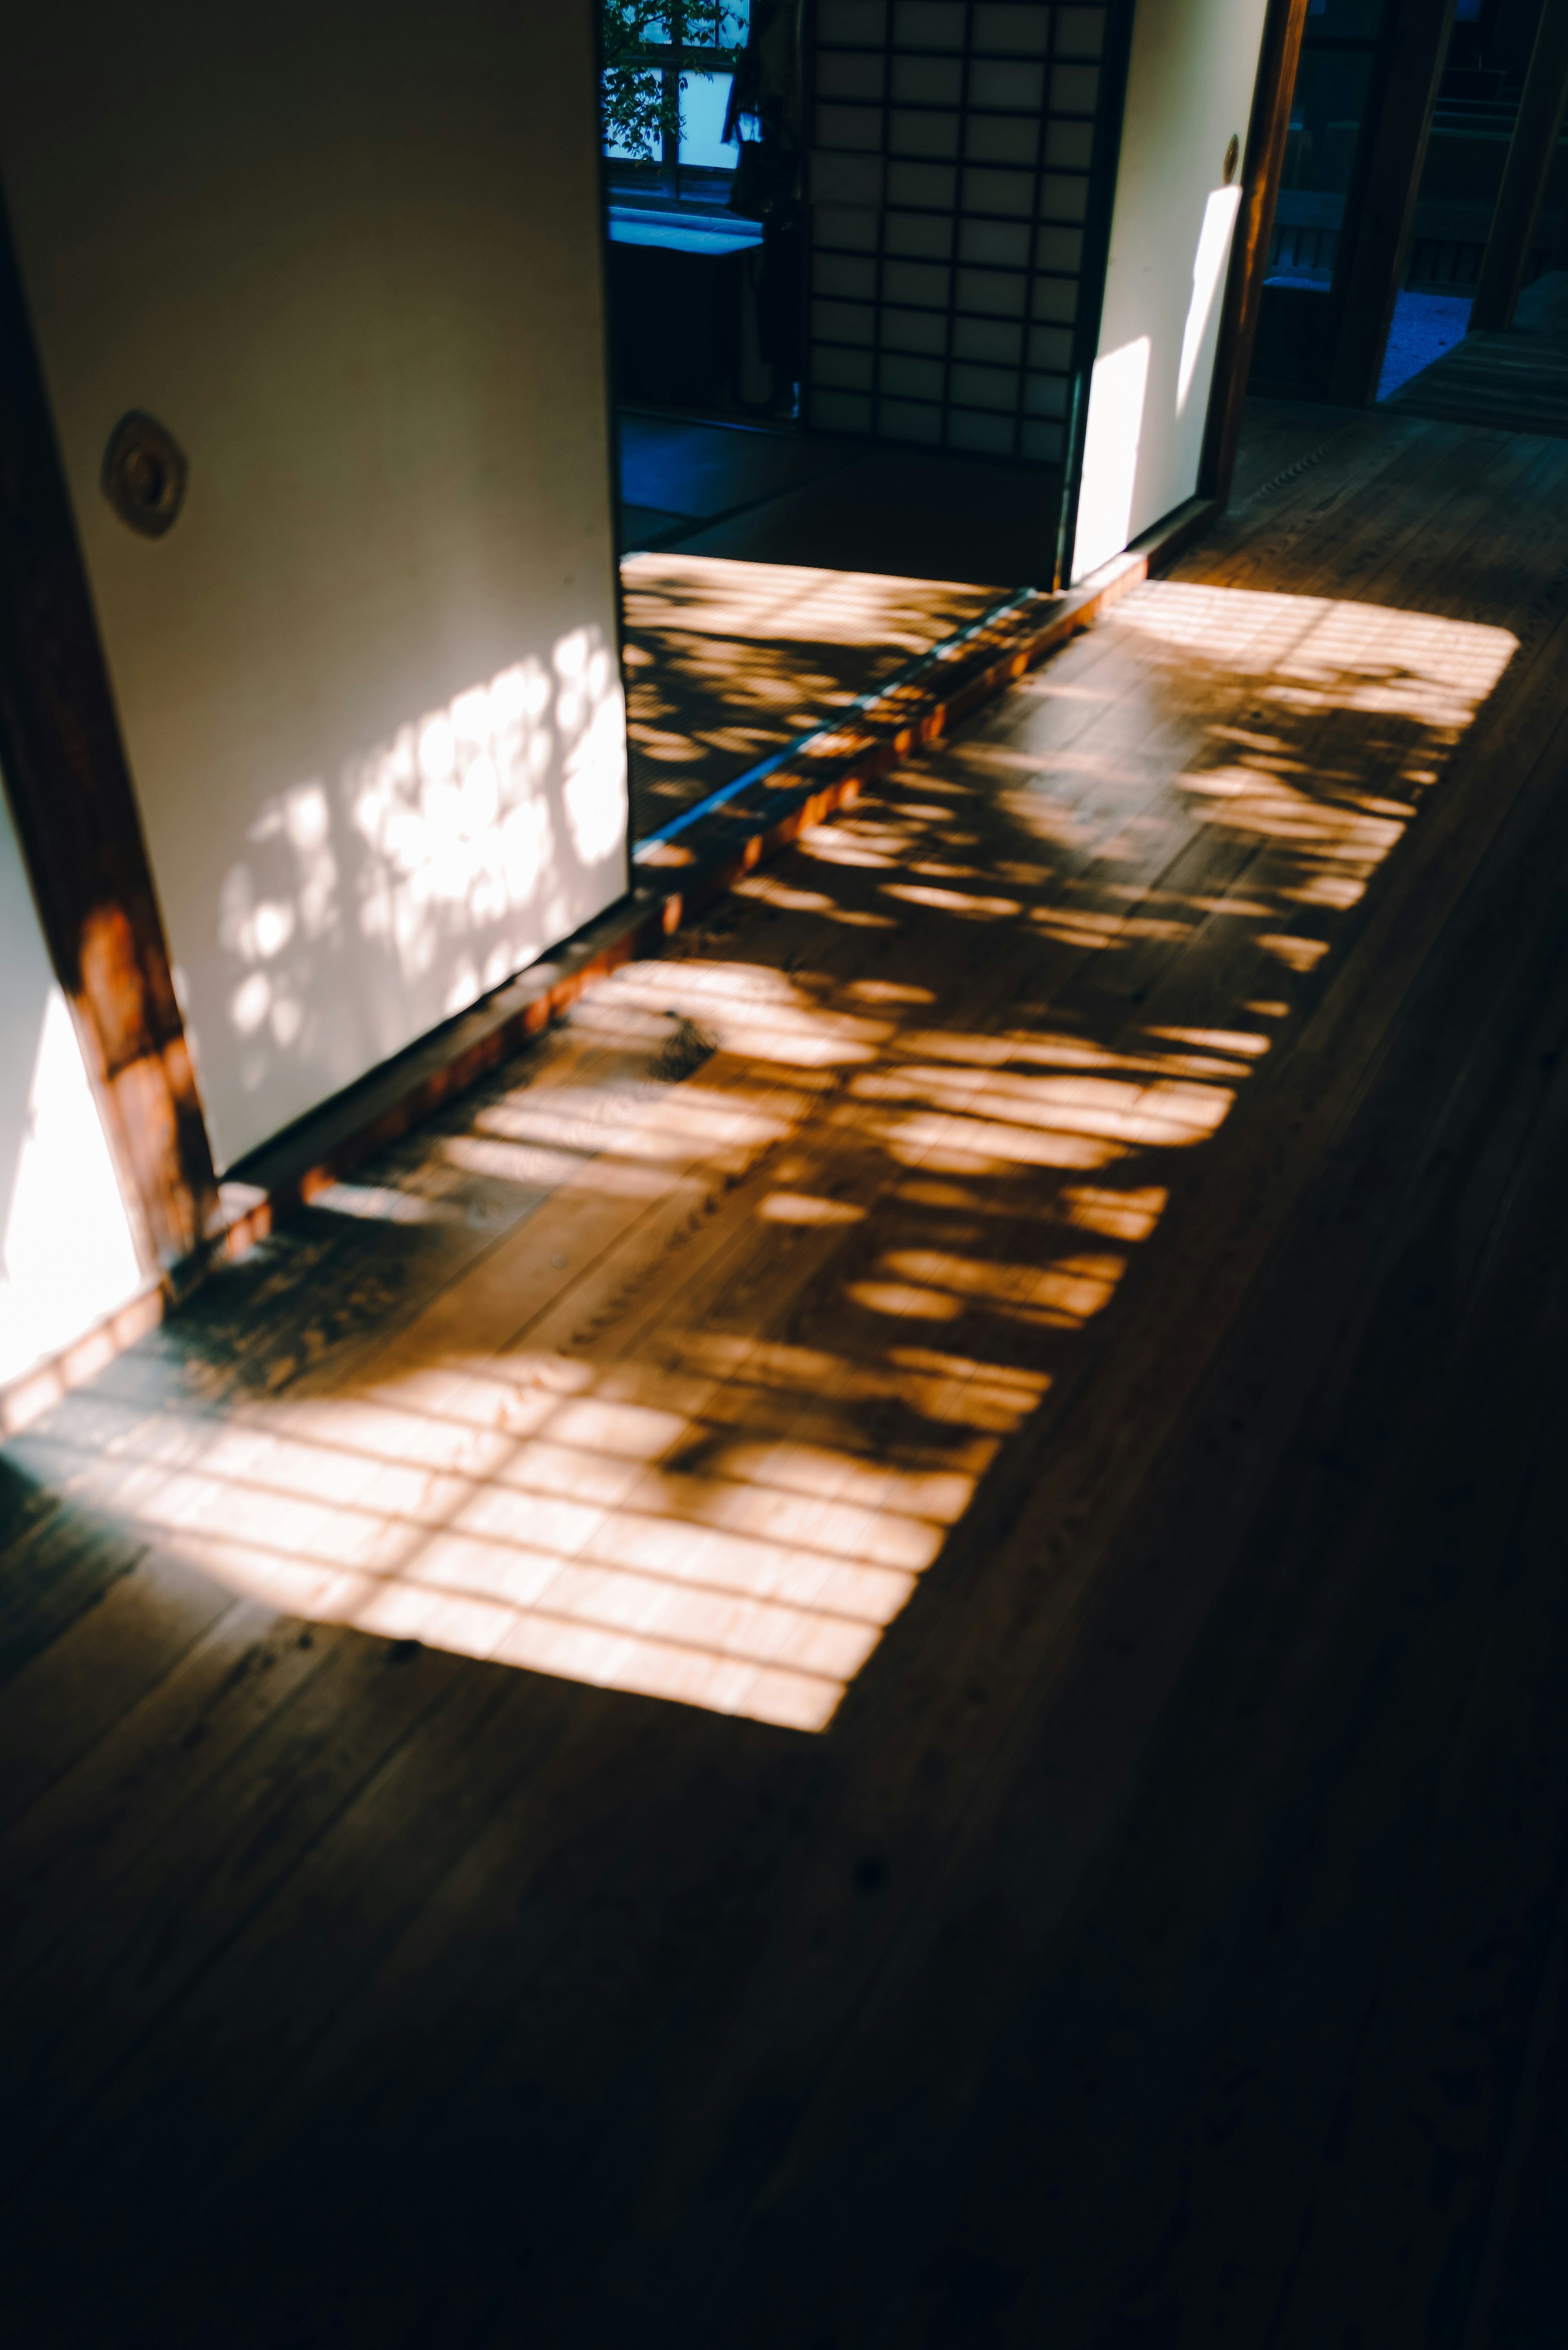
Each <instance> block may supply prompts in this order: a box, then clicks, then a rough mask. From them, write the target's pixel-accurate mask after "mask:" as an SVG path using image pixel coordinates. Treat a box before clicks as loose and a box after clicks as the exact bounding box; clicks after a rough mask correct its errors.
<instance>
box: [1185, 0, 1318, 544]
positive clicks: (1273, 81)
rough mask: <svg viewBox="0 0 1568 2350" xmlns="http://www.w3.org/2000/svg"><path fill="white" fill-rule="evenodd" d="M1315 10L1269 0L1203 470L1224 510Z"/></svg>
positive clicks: (1202, 483)
mask: <svg viewBox="0 0 1568 2350" xmlns="http://www.w3.org/2000/svg"><path fill="white" fill-rule="evenodd" d="M1308 5H1309V0H1269V13H1268V15H1267V16H1266V17H1265V19H1264V22H1263V41H1262V48H1261V49H1260V50H1259V53H1258V80H1257V88H1256V94H1255V95H1254V97H1253V99H1252V114H1251V122H1250V123H1249V125H1248V129H1247V153H1246V159H1245V161H1244V162H1243V164H1242V167H1241V211H1240V212H1239V213H1238V214H1237V216H1236V234H1235V235H1234V237H1233V238H1232V240H1231V265H1230V270H1229V272H1228V274H1227V276H1226V280H1225V307H1224V308H1223V310H1222V311H1221V313H1220V339H1219V344H1218V346H1217V348H1216V350H1215V354H1214V385H1213V389H1212V390H1211V391H1210V395H1209V416H1208V420H1207V421H1206V423H1205V425H1204V428H1203V458H1202V462H1201V463H1200V464H1199V469H1198V491H1199V496H1200V497H1206V498H1218V499H1219V500H1220V504H1224V502H1225V500H1226V499H1227V498H1228V497H1229V496H1230V494H1231V475H1232V473H1234V472H1235V470H1236V447H1237V443H1238V442H1239V441H1240V439H1241V417H1242V412H1243V407H1244V403H1245V401H1246V397H1247V379H1248V377H1249V376H1250V375H1251V371H1252V346H1253V344H1254V343H1255V342H1256V341H1257V338H1258V317H1259V313H1260V311H1261V310H1262V302H1263V278H1264V276H1265V275H1266V273H1267V270H1268V265H1269V239H1270V237H1271V236H1272V234H1273V229H1274V205H1275V203H1276V201H1277V199H1278V196H1279V192H1280V175H1281V173H1282V171H1283V169H1284V161H1285V138H1286V133H1287V132H1288V131H1289V130H1290V125H1291V97H1292V94H1293V91H1294V88H1295V83H1296V66H1297V64H1298V62H1299V60H1300V57H1301V50H1302V35H1303V32H1304V30H1305V27H1306V18H1307V8H1308Z"/></svg>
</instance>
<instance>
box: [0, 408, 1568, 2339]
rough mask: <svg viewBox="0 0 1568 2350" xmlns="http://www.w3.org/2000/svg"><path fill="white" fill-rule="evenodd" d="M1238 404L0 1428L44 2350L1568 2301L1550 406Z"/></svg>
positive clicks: (1481, 2315) (1291, 2328)
mask: <svg viewBox="0 0 1568 2350" xmlns="http://www.w3.org/2000/svg"><path fill="white" fill-rule="evenodd" d="M1260 432H1261V433H1262V437H1263V438H1264V439H1265V440H1266V439H1267V438H1268V436H1269V435H1270V434H1273V435H1274V436H1275V438H1276V442H1277V449H1278V453H1279V455H1280V456H1281V458H1282V461H1283V462H1282V463H1281V464H1280V465H1279V466H1278V467H1277V468H1276V469H1274V471H1273V474H1272V479H1268V478H1265V479H1263V480H1262V483H1261V484H1259V486H1257V487H1256V488H1255V489H1253V490H1252V492H1251V495H1250V496H1249V497H1248V498H1247V500H1246V502H1245V503H1244V504H1241V506H1239V507H1238V509H1237V510H1236V511H1235V512H1234V513H1233V515H1231V518H1230V519H1229V520H1228V521H1227V523H1226V524H1225V525H1223V526H1222V527H1221V528H1220V530H1219V531H1218V532H1217V533H1216V534H1215V535H1214V536H1212V537H1211V538H1210V540H1209V541H1208V542H1206V543H1205V544H1204V545H1203V546H1200V547H1199V548H1198V549H1197V550H1195V551H1194V553H1192V554H1191V555H1190V556H1189V557H1188V558H1187V559H1186V560H1185V561H1184V562H1183V563H1182V564H1181V565H1180V566H1179V568H1178V570H1177V572H1176V573H1175V574H1174V575H1173V576H1172V577H1169V578H1168V579H1164V580H1159V581H1155V582H1151V583H1149V584H1147V586H1145V587H1141V588H1139V589H1137V590H1136V591H1135V592H1134V593H1133V594H1132V595H1130V596H1129V597H1128V598H1127V599H1126V600H1125V601H1124V602H1123V603H1122V604H1121V605H1119V606H1118V607H1116V610H1115V611H1114V613H1113V614H1112V615H1111V617H1110V618H1108V619H1106V620H1105V621H1103V622H1102V623H1101V624H1100V625H1099V626H1098V627H1096V629H1094V630H1093V631H1092V632H1091V633H1089V634H1088V635H1086V636H1085V637H1083V638H1081V639H1077V640H1076V641H1075V643H1074V644H1072V645H1071V646H1070V647H1069V648H1068V649H1067V650H1065V651H1064V652H1063V653H1062V654H1060V655H1059V656H1057V657H1056V658H1055V659H1054V660H1052V661H1051V662H1050V663H1049V664H1047V665H1046V666H1045V667H1044V668H1043V669H1042V670H1041V671H1038V672H1036V673H1035V674H1034V675H1033V676H1031V677H1029V678H1027V679H1025V680H1024V681H1023V682H1021V683H1020V685H1019V686H1018V687H1017V688H1016V689H1015V690H1013V691H1012V692H1010V693H1009V694H1008V695H1007V696H1006V697H1005V698H1004V699H1003V700H1002V701H1001V702H997V703H996V704H994V705H993V706H992V708H991V709H990V710H989V711H988V712H986V713H985V714H984V715H983V716H982V718H981V720H980V721H979V722H977V723H975V725H974V726H973V727H972V728H971V730H969V731H968V732H967V733H965V734H964V735H963V736H962V737H961V739H958V740H955V741H954V742H953V743H950V744H949V745H947V746H945V747H943V748H942V749H940V751H938V752H934V753H932V754H929V755H926V756H924V757H922V758H920V759H919V760H917V761H914V762H911V764H909V766H908V767H906V768H905V769H903V770H902V771H900V772H898V774H897V775H894V776H892V777H891V778H889V779H888V781H887V782H886V783H884V784H880V785H877V787H876V788H875V790H874V791H869V792H867V795H865V796H864V798H863V799H862V800H861V801H860V803H859V804H858V805H857V806H856V807H855V808H854V809H853V810H851V811H849V812H847V813H846V814H845V815H844V816H842V817H840V818H839V819H838V820H837V821H836V822H835V823H834V824H832V825H830V826H827V827H823V828H821V829H820V830H819V831H817V832H815V833H814V834H812V835H810V836H808V837H805V838H804V839H803V840H802V842H801V843H800V844H799V846H798V847H796V848H795V849H794V850H793V851H791V852H790V853H789V854H788V855H787V856H786V857H784V858H781V859H780V860H779V861H778V862H777V863H776V864H774V865H772V866H768V867H765V868H761V869H759V870H758V871H757V872H756V873H754V874H753V876H752V877H751V879H750V880H749V881H748V882H747V884H746V885H745V886H744V888H743V889H742V890H741V891H739V892H738V893H737V894H736V895H735V896H734V897H733V899H731V900H729V901H727V902H726V904H725V905H724V906H723V907H722V910H721V911H720V912H719V913H718V914H717V915H716V916H715V917H714V918H713V919H712V920H711V921H710V922H709V923H708V925H707V927H706V928H704V929H703V930H701V931H698V932H695V933H691V934H688V935H682V936H680V937H678V938H677V939H676V940H675V941H672V943H671V951H670V954H669V956H668V957H667V958H666V959H665V960H663V961H660V962H653V963H645V964H640V965H634V966H631V967H630V968H628V970H627V971H625V972H622V973H621V974H619V975H618V978H617V979H616V980H615V981H614V982H612V983H607V984H606V985H605V986H604V987H603V988H602V989H600V991H599V992H598V993H597V994H595V995H593V996H592V997H590V998H588V999H587V1000H585V1002H584V1003H583V1004H582V1005H581V1007H580V1008H579V1010H578V1011H577V1012H576V1014H574V1015H573V1017H572V1019H571V1021H570V1022H569V1023H568V1024H566V1025H565V1026H564V1027H563V1028H562V1029H560V1030H559V1031H557V1032H556V1033H555V1034H553V1035H551V1036H550V1037H549V1038H548V1039H547V1040H546V1041H545V1043H544V1044H543V1045H542V1046H541V1047H540V1048H539V1049H538V1050H537V1051H535V1053H534V1054H532V1055H528V1056H526V1057H525V1058H524V1059H523V1060H521V1061H519V1062H518V1063H517V1064H515V1065H514V1066H513V1067H512V1068H511V1069H509V1070H508V1071H507V1072H506V1073H505V1076H504V1079H503V1080H502V1081H501V1082H499V1083H498V1084H496V1085H495V1086H493V1087H491V1088H490V1089H489V1090H488V1091H487V1092H485V1093H483V1095H476V1096H471V1097H469V1098H468V1099H467V1100H466V1101H464V1102H463V1103H462V1104H461V1105H459V1106H458V1107H456V1108H455V1109H454V1110H453V1111H452V1114H451V1115H450V1116H449V1117H448V1118H445V1119H444V1120H443V1121H441V1122H440V1123H439V1124H436V1125H432V1126H431V1127H430V1128H426V1129H424V1130H423V1131H422V1132H421V1134H420V1135H419V1136H418V1137H416V1138H414V1139H413V1140H412V1141H410V1143H409V1144H408V1145H406V1146H404V1147H403V1148H402V1149H400V1150H399V1151H397V1152H395V1153H392V1154H389V1156H388V1157H387V1159H385V1160H383V1161H382V1162H380V1163H379V1164H378V1165H377V1166H376V1167H374V1168H372V1169H369V1170H366V1171H365V1172H364V1173H363V1174H362V1176H361V1177H360V1178H359V1179H358V1180H357V1181H355V1182H354V1183H352V1184H344V1185H342V1186H340V1187H338V1190H337V1191H336V1192H335V1193H332V1194H328V1195H327V1197H326V1198H325V1199H324V1200H322V1201H318V1202H317V1204H316V1206H315V1207H314V1208H313V1209H312V1210H311V1211H310V1212H309V1213H308V1214H307V1215H306V1216H304V1217H302V1218H301V1219H300V1220H299V1221H298V1222H296V1224H295V1225H293V1226H292V1227H291V1228H290V1229H289V1230H288V1231H286V1232H284V1233H281V1234H280V1235H278V1236H277V1237H276V1238H275V1240H274V1241H272V1242H271V1243H268V1244H267V1245H266V1246H265V1248H264V1249H262V1250H260V1251H258V1252H257V1253H255V1254H254V1256H252V1257H251V1258H250V1259H248V1260H246V1261H245V1262H244V1263H242V1264H240V1265H238V1266H236V1267H234V1269H233V1270H232V1271H231V1272H230V1273H228V1274H224V1275H223V1277H222V1278H221V1279H219V1280H217V1281H215V1282H214V1283H213V1284H211V1285H210V1286H209V1287H208V1288H207V1289H206V1290H205V1291H204V1292H202V1294H200V1295H199V1296H198V1297H197V1298H196V1299H195V1300H194V1301H193V1303H192V1305H191V1306H190V1307H189V1308H188V1309H187V1311H186V1312H185V1313H184V1314H183V1315H182V1316H181V1317H179V1318H178V1319H176V1320H175V1321H173V1322H171V1324H169V1325H168V1326H166V1327H165V1328H164V1329H163V1330H162V1331H161V1333H160V1334H159V1335H158V1336H157V1337H156V1339H154V1340H151V1341H148V1342H146V1343H145V1344H144V1345H142V1346H141V1347H140V1348H138V1349H137V1350H135V1351H134V1352H132V1353H131V1354H129V1355H127V1356H124V1357H121V1358H120V1359H119V1362H117V1363H116V1364H114V1365H113V1366H112V1367H110V1368H109V1370H107V1371H106V1372H105V1373H104V1374H102V1375H101V1377H100V1378H99V1380H98V1381H97V1382H96V1384H95V1385H94V1386H93V1387H91V1388H88V1389H85V1390H83V1391H81V1392H79V1393H78V1394H77V1395H76V1396H74V1397H72V1398H70V1399H67V1401H66V1402H65V1403H64V1404H62V1405H61V1406H59V1407H57V1409H56V1410H55V1411H54V1412H53V1413H51V1414H50V1415H49V1416H48V1417H47V1419H43V1420H41V1421H39V1422H38V1423H36V1425H35V1426H34V1428H33V1429H31V1430H29V1431H28V1432H27V1433H26V1436H24V1437H23V1438H21V1439H19V1440H16V1442H15V1443H14V1444H13V1445H12V1446H11V1447H10V1448H9V1450H8V1452H7V1454H6V1456H5V1471H4V1473H5V1487H4V1492H3V1496H0V1501H3V1506H4V1512H5V1545H6V1546H5V1553H4V1565H3V1572H0V1674H3V1675H4V1679H3V1681H0V1758H3V1759H0V1806H3V1811H4V1827H3V1831H0V1914H3V1916H4V1919H5V1937H4V1948H3V1952H0V1981H3V1982H4V1988H5V2011H4V2012H5V2031H4V2038H3V2047H4V2074H3V2075H0V2111H3V2112H4V2114H5V2138H4V2143H5V2165H6V2178H5V2230H6V2234H7V2239H8V2259H7V2271H8V2274H7V2282H6V2304H7V2334H8V2338H9V2339H10V2340H12V2341H15V2342H16V2343H18V2344H26V2345H29V2350H30V2345H77V2344H78V2343H79V2344H88V2343H90V2344H93V2345H99V2344H114V2345H147V2350H151V2346H152V2345H159V2350H170V2346H171V2345H216V2344H222V2345H225V2350H228V2345H243V2350H262V2346H263V2345H265V2350H305V2345H311V2350H315V2345H322V2350H327V2345H349V2344H351V2345H358V2344H361V2343H364V2344H374V2345H410V2350H411V2345H421V2350H423V2345H431V2350H449V2345H452V2350H455V2345H474V2350H479V2345H485V2350H492V2345H493V2350H502V2345H518V2344H528V2345H535V2344H537V2345H556V2344H561V2345H566V2344H571V2345H592V2346H593V2350H599V2345H606V2346H607V2350H608V2345H615V2350H620V2346H621V2345H624V2346H625V2350H633V2346H634V2345H635V2350H729V2345H737V2350H739V2346H740V2345H744V2350H774V2345H776V2350H862V2345H875V2350H1013V2345H1018V2346H1019V2350H1025V2345H1027V2350H1044V2345H1049V2350H1132V2345H1138V2346H1139V2350H1145V2345H1147V2350H1155V2345H1158V2350H1176V2345H1180V2350H1188V2345H1193V2350H1196V2345H1199V2344H1201V2345H1205V2350H1214V2345H1223V2346H1224V2350H1261V2345H1271V2350H1321V2345H1324V2344H1330V2343H1332V2344H1334V2345H1354V2344H1362V2345H1366V2350H1373V2345H1376V2350H1400V2345H1407V2344H1410V2345H1427V2344H1432V2345H1453V2350H1537V2345H1541V2350H1544V2345H1548V2344H1556V2343H1558V2342H1559V2341H1561V2339H1562V2338H1563V2333H1564V2315H1565V2313H1568V2228H1564V2227H1563V2225H1562V2215H1563V2209H1564V2189H1565V2185H1568V2152H1565V2148H1568V2135H1565V2124H1568V1707H1565V1706H1564V1705H1563V1695H1562V1693H1563V1687H1564V1680H1565V1675H1568V1578H1565V1575H1564V1555H1563V1533H1562V1523H1563V1501H1564V1495H1563V1482H1564V1477H1565V1474H1568V1451H1564V1448H1563V1442H1562V1438H1561V1430H1562V1428H1563V1416H1564V1407H1565V1405H1568V1361H1565V1359H1564V1350H1563V1328H1564V1319H1563V1313H1564V1305H1565V1302H1568V1301H1565V1297H1564V1289H1565V1284H1568V1252H1565V1251H1564V1248H1563V1239H1562V1219H1563V1201H1564V1198H1565V1197H1568V962H1565V959H1564V955H1563V939H1564V936H1565V935H1568V929H1565V923H1568V442H1563V441H1560V440H1556V439H1546V438H1540V439H1537V438H1532V437H1526V436H1521V435H1512V434H1509V433H1506V432H1497V431H1478V430H1469V429H1466V428H1463V427H1460V426H1457V425H1452V424H1447V423H1441V422H1435V421H1427V420H1423V419H1420V418H1417V417H1414V416H1409V415H1404V414H1400V413H1398V412H1396V411H1390V410H1387V409H1385V410H1383V411H1374V412H1370V413H1367V414H1366V415H1358V416H1356V417H1354V418H1352V419H1350V420H1349V421H1345V419H1343V418H1335V417H1332V416H1324V412H1323V411H1318V415H1317V420H1316V421H1314V420H1312V419H1310V418H1307V419H1303V418H1302V417H1300V416H1296V417H1294V418H1292V417H1289V416H1285V417H1283V418H1281V417H1279V416H1273V417H1268V416H1265V417H1264V418H1262V419H1261V420H1260ZM1264 470H1265V471H1266V470H1267V469H1264ZM1249 479H1250V480H1251V481H1253V482H1256V481H1257V480H1258V469H1256V468H1254V470H1253V473H1251V475H1250V476H1249Z"/></svg>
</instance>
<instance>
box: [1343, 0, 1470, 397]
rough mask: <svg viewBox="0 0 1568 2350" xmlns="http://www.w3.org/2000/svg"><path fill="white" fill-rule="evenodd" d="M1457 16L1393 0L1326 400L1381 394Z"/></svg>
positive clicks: (1354, 208)
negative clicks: (1390, 332) (1390, 331)
mask: <svg viewBox="0 0 1568 2350" xmlns="http://www.w3.org/2000/svg"><path fill="white" fill-rule="evenodd" d="M1453 16H1454V0H1389V12H1388V20H1387V22H1386V25H1385V27H1384V36H1383V40H1382V42H1381V44H1380V47H1379V49H1378V54H1377V58H1376V64H1375V66H1374V69H1373V77H1372V86H1371V87H1370V88H1369V89H1368V91H1367V104H1368V109H1369V127H1368V129H1367V130H1366V132H1365V133H1364V135H1363V138H1362V140H1361V144H1360V148H1359V150H1358V151H1357V154H1356V159H1355V172H1354V174H1353V177H1352V181H1351V185H1350V190H1349V192H1348V193H1347V195H1346V197H1345V228H1346V234H1347V235H1348V238H1349V241H1350V250H1349V252H1348V253H1342V254H1341V255H1340V261H1339V268H1338V272H1337V275H1336V282H1335V286H1334V340H1333V351H1332V356H1331V358H1330V360H1329V368H1328V379H1327V382H1326V384H1325V386H1324V396H1325V397H1326V398H1327V399H1328V400H1334V401H1337V402H1339V403H1340V404H1341V405H1343V406H1345V407H1347V408H1366V407H1370V406H1371V404H1372V402H1373V401H1374V400H1376V397H1377V379H1378V377H1379V375H1380V374H1381V372H1382V369H1383V353H1384V351H1385V349H1386V347H1387V342H1388V329H1389V328H1390V327H1391V326H1392V325H1393V323H1394V305H1395V303H1396V301H1397V299H1398V296H1399V281H1400V279H1401V278H1402V277H1403V276H1404V274H1405V265H1406V261H1407V257H1408V255H1409V251H1410V233H1411V229H1412V227H1413V225H1414V223H1415V217H1416V195H1417V190H1418V188H1419V187H1420V184H1421V167H1422V165H1423V164H1424V163H1425V161H1426V160H1427V140H1428V137H1429V136H1430V133H1431V128H1432V113H1433V109H1435V107H1436V105H1437V102H1438V82H1439V81H1440V80H1441V79H1442V74H1443V61H1444V59H1445V58H1446V57H1447V56H1448V53H1449V30H1450V28H1451V26H1452V24H1453Z"/></svg>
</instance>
